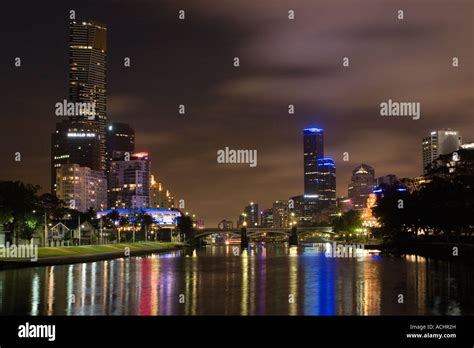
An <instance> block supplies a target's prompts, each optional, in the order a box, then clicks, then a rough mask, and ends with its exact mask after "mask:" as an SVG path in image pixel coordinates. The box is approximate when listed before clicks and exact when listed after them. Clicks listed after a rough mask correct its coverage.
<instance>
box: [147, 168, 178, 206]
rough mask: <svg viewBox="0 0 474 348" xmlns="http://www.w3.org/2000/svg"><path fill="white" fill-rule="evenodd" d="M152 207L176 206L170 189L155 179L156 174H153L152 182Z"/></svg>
mask: <svg viewBox="0 0 474 348" xmlns="http://www.w3.org/2000/svg"><path fill="white" fill-rule="evenodd" d="M150 207H153V208H164V209H172V208H175V207H176V204H175V200H174V197H173V196H172V195H171V193H170V191H168V190H166V189H164V187H163V185H162V184H161V183H160V182H157V181H156V180H155V176H154V175H152V176H151V182H150Z"/></svg>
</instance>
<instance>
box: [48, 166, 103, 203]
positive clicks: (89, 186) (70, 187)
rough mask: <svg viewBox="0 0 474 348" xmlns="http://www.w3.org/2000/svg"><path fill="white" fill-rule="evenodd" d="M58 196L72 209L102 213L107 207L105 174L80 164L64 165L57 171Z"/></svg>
mask: <svg viewBox="0 0 474 348" xmlns="http://www.w3.org/2000/svg"><path fill="white" fill-rule="evenodd" d="M56 196H57V197H58V198H59V199H60V200H63V201H64V202H66V204H67V205H68V206H69V208H71V209H76V210H79V211H81V212H86V211H87V210H89V208H93V209H94V210H95V211H101V210H103V209H105V208H106V206H107V184H106V179H105V174H104V173H103V172H101V171H97V170H92V169H90V168H88V167H81V166H79V165H78V164H64V165H62V166H61V168H58V169H57V173H56Z"/></svg>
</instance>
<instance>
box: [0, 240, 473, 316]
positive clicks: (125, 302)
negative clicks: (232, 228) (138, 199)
mask: <svg viewBox="0 0 474 348" xmlns="http://www.w3.org/2000/svg"><path fill="white" fill-rule="evenodd" d="M473 284H474V271H473V269H472V268H471V267H469V266H468V265H466V264H462V263H457V262H456V263H455V262H450V261H444V260H435V259H430V258H425V257H421V256H414V255H408V256H402V257H397V256H390V255H378V254H367V255H364V256H363V257H359V258H336V257H327V256H326V255H325V253H324V251H322V250H321V247H320V246H309V247H303V246H299V247H288V245H286V244H267V245H265V244H259V245H256V246H254V247H253V248H251V249H249V250H248V251H244V252H241V251H240V249H239V248H237V247H234V246H208V247H205V248H200V249H197V250H194V251H190V250H187V251H185V250H179V251H174V252H167V253H162V254H153V255H148V256H144V257H132V258H129V259H115V260H108V261H98V262H90V263H82V264H73V265H61V266H48V267H36V268H33V267H30V268H22V269H10V270H2V271H0V314H2V315H12V314H17V315H431V314H432V315H446V314H447V315H461V314H474V310H473V308H474V304H473V302H474V300H473V296H472V293H473Z"/></svg>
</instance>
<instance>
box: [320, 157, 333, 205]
mask: <svg viewBox="0 0 474 348" xmlns="http://www.w3.org/2000/svg"><path fill="white" fill-rule="evenodd" d="M316 178H317V183H318V201H319V208H320V209H325V208H334V207H336V165H335V163H334V160H333V159H332V158H320V159H318V162H317V174H316Z"/></svg>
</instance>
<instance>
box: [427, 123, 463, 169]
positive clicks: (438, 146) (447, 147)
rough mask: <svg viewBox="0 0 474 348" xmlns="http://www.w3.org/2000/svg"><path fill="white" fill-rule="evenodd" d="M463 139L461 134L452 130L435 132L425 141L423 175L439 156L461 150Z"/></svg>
mask: <svg viewBox="0 0 474 348" xmlns="http://www.w3.org/2000/svg"><path fill="white" fill-rule="evenodd" d="M461 144H462V138H461V136H460V135H459V132H458V131H456V130H452V129H442V130H438V131H433V132H431V133H430V136H429V137H426V138H424V139H423V142H422V148H423V174H426V173H427V172H428V170H429V169H430V167H431V165H432V164H433V162H435V161H436V160H437V159H438V157H439V156H441V155H446V154H449V153H452V152H454V151H457V150H459V148H460V147H461Z"/></svg>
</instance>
